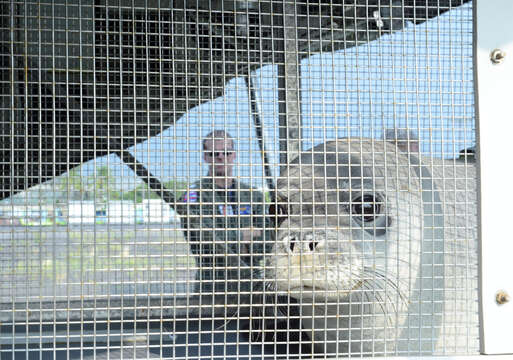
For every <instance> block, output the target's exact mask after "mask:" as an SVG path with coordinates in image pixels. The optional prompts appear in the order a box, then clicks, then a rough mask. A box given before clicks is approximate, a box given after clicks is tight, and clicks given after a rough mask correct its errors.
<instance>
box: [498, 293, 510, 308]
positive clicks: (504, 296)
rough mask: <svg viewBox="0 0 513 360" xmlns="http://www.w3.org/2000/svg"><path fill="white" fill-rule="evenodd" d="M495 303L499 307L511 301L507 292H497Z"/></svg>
mask: <svg viewBox="0 0 513 360" xmlns="http://www.w3.org/2000/svg"><path fill="white" fill-rule="evenodd" d="M495 301H496V302H497V304H499V305H503V304H505V303H507V302H508V301H509V295H508V293H507V292H506V291H504V290H500V291H499V292H497V295H495Z"/></svg>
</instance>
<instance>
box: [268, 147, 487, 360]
mask: <svg viewBox="0 0 513 360" xmlns="http://www.w3.org/2000/svg"><path fill="white" fill-rule="evenodd" d="M277 197H278V199H279V201H280V207H281V208H282V215H281V216H279V217H277V225H279V227H278V229H277V234H276V241H275V245H274V249H273V251H272V253H271V255H270V256H268V257H267V258H266V260H265V275H264V278H265V282H266V284H265V287H266V289H267V290H274V291H276V292H277V293H278V294H282V295H283V296H288V297H290V298H293V299H295V301H297V303H298V308H299V314H300V321H301V328H302V331H303V333H306V335H307V337H308V339H309V341H310V342H311V345H312V349H313V351H314V352H315V353H320V354H325V355H339V356H341V355H342V356H343V355H349V354H351V355H371V354H372V355H385V354H418V355H420V354H454V353H475V352H477V351H478V346H479V344H478V342H479V341H478V334H477V333H478V328H477V324H478V318H477V292H476V291H477V290H476V288H477V280H476V279H477V267H476V262H477V261H476V258H477V251H476V249H477V245H476V238H477V237H476V234H477V232H476V192H475V169H474V166H473V165H469V164H467V166H464V164H457V163H456V162H455V161H453V160H450V161H447V160H442V159H431V158H430V159H421V160H419V159H418V158H416V157H415V156H413V155H411V154H407V153H404V152H401V151H399V150H398V149H397V148H396V147H395V146H394V145H393V144H391V143H388V142H383V141H375V140H371V139H339V140H337V141H330V142H327V143H324V144H321V145H318V146H316V147H314V148H312V149H310V150H308V151H306V152H304V153H302V154H301V155H300V156H299V157H298V158H296V159H295V160H294V161H292V163H291V164H289V167H288V168H287V170H286V171H284V172H283V173H282V174H281V175H280V179H279V180H278V182H277ZM269 306H272V305H269ZM275 308H277V309H279V306H275ZM265 313H267V314H269V313H270V311H269V310H268V309H267V310H266V311H265ZM265 326H268V325H265Z"/></svg>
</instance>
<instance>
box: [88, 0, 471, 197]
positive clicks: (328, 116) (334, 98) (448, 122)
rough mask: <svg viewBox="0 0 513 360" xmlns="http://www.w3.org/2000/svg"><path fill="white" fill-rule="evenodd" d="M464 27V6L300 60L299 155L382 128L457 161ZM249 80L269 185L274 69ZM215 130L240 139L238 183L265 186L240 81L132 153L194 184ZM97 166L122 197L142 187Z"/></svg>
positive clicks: (273, 153)
mask: <svg viewBox="0 0 513 360" xmlns="http://www.w3.org/2000/svg"><path fill="white" fill-rule="evenodd" d="M471 19H472V8H471V6H470V5H469V4H467V5H464V6H462V7H460V8H457V9H454V10H451V11H450V12H448V13H445V14H444V15H442V16H440V17H438V18H434V19H432V20H430V21H428V22H426V23H424V24H421V25H417V26H413V25H411V24H410V25H409V26H408V27H406V28H405V29H404V30H403V31H399V32H396V33H394V34H392V35H384V36H382V37H381V38H380V39H378V40H376V41H373V42H371V43H369V44H366V45H361V46H359V47H355V48H350V49H347V50H344V51H337V52H334V53H332V52H329V53H320V54H315V55H312V56H311V57H309V58H307V59H304V60H303V61H302V63H301V91H302V99H301V100H302V101H301V102H302V124H303V127H302V131H303V134H302V136H303V148H304V149H308V148H310V147H311V146H314V145H316V144H318V143H321V142H324V141H326V140H331V139H335V138H337V137H346V136H358V137H360V136H364V137H374V138H381V137H382V134H383V129H385V128H389V127H398V128H408V129H412V130H414V131H416V132H417V133H418V135H419V138H420V145H421V151H422V152H423V153H425V154H426V155H429V154H431V155H432V156H435V157H443V158H454V157H457V156H458V153H459V151H460V150H462V149H465V148H468V147H471V146H473V145H475V134H474V132H475V121H474V118H475V117H474V109H473V105H474V98H473V96H474V94H473V75H472V71H473V69H472V21H471ZM252 76H253V81H254V85H255V88H256V93H257V101H258V109H259V116H260V118H261V121H262V123H263V125H264V139H265V146H266V149H267V150H268V156H269V159H270V163H271V169H272V172H273V175H274V176H276V175H277V171H278V170H277V169H278V166H277V165H278V152H277V150H278V149H277V140H278V128H277V125H278V102H277V99H278V98H277V96H278V95H277V88H278V85H277V83H278V77H277V66H272V65H269V66H265V67H263V68H261V69H259V70H257V71H254V72H253V74H252ZM214 128H216V129H217V128H224V129H226V130H228V131H229V132H230V133H231V134H232V135H233V136H234V137H235V138H236V139H237V141H236V150H237V166H236V173H237V175H238V176H239V177H240V178H241V179H242V180H243V181H246V182H248V183H251V184H252V185H253V186H256V187H261V186H263V183H264V181H263V174H264V172H263V166H262V157H261V152H260V148H259V146H258V143H257V138H256V133H255V128H254V125H253V119H252V118H251V115H250V102H249V99H248V91H247V87H246V83H245V81H244V79H242V78H239V79H233V80H231V81H230V82H228V84H227V85H226V90H225V95H224V96H223V97H220V98H218V99H216V100H214V101H211V102H209V103H205V104H202V105H200V106H198V107H196V108H193V109H191V110H190V111H189V112H188V113H187V114H185V115H184V116H183V117H182V118H181V119H179V120H178V121H177V122H176V124H175V125H174V126H171V127H170V128H169V129H167V130H166V131H164V132H163V133H162V134H160V135H158V136H155V137H153V138H152V139H150V140H148V141H146V142H144V143H141V144H139V145H137V146H136V147H134V148H132V149H131V151H132V153H133V154H134V155H135V156H136V158H137V159H138V160H139V161H141V162H143V163H145V164H146V166H147V167H148V169H149V170H150V171H151V172H152V173H153V174H154V175H155V176H157V177H158V178H159V179H160V180H161V181H164V182H166V181H169V180H178V181H183V182H188V183H192V182H194V181H195V180H196V179H197V178H198V177H200V176H202V175H204V174H205V173H206V165H205V164H204V163H203V162H202V153H201V138H202V137H203V136H204V135H205V134H207V133H209V132H210V131H211V130H213V129H214ZM103 164H108V165H109V166H110V167H111V170H112V171H113V174H114V175H115V176H116V177H117V178H118V179H119V180H120V186H121V187H122V188H123V189H127V190H128V189H130V188H133V186H135V184H137V183H139V182H140V180H139V179H137V178H136V176H135V174H133V173H132V172H131V171H130V169H128V167H126V166H124V165H122V163H120V160H119V159H118V158H117V157H116V156H115V155H111V156H109V157H105V158H101V159H97V160H93V161H91V162H90V163H89V164H86V165H85V166H83V173H85V174H87V173H89V172H91V171H93V169H94V167H95V165H96V166H101V165H103Z"/></svg>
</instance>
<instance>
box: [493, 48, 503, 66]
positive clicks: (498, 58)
mask: <svg viewBox="0 0 513 360" xmlns="http://www.w3.org/2000/svg"><path fill="white" fill-rule="evenodd" d="M505 57H506V53H505V52H504V51H502V50H501V49H495V50H493V51H492V53H491V54H490V60H491V62H492V63H493V64H500V63H502V62H503V61H504V58H505Z"/></svg>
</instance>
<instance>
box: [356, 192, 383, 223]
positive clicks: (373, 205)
mask: <svg viewBox="0 0 513 360" xmlns="http://www.w3.org/2000/svg"><path fill="white" fill-rule="evenodd" d="M381 205H382V204H381V203H380V201H379V200H378V199H376V197H375V196H374V195H370V194H365V195H362V196H358V197H357V198H355V199H354V200H353V201H352V206H351V211H352V213H353V215H356V216H357V217H358V218H359V219H360V220H362V221H363V222H365V223H367V222H371V221H374V219H375V217H376V215H379V214H380V213H381Z"/></svg>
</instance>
